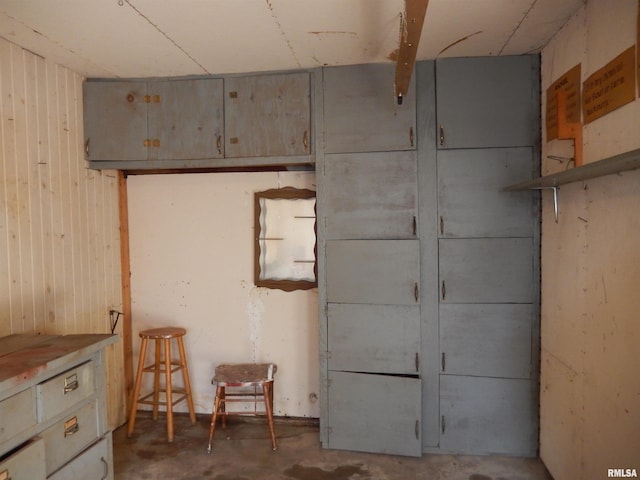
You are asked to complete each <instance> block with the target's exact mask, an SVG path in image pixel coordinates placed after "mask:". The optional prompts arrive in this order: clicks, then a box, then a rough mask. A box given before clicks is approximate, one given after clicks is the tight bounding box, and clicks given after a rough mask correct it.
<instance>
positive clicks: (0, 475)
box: [0, 470, 11, 480]
mask: <svg viewBox="0 0 640 480" xmlns="http://www.w3.org/2000/svg"><path fill="white" fill-rule="evenodd" d="M0 480H11V477H10V476H9V470H4V471H2V472H0Z"/></svg>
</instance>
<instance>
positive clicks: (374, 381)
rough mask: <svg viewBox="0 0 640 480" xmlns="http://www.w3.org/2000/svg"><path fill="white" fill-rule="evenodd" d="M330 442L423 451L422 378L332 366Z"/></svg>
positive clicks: (402, 452) (393, 450) (366, 448)
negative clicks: (376, 373)
mask: <svg viewBox="0 0 640 480" xmlns="http://www.w3.org/2000/svg"><path fill="white" fill-rule="evenodd" d="M328 380H329V383H330V385H331V388H330V392H329V413H328V424H329V441H328V446H329V448H337V449H344V450H355V451H361V452H376V453H384V454H392V455H411V456H420V455H421V454H422V444H421V440H420V411H421V408H422V406H421V403H422V402H421V391H420V390H421V383H420V379H419V378H410V377H396V376H392V375H372V374H366V373H353V372H332V371H330V372H329V379H328Z"/></svg>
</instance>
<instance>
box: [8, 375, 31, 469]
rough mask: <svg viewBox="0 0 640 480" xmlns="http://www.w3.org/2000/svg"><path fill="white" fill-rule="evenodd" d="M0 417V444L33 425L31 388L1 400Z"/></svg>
mask: <svg viewBox="0 0 640 480" xmlns="http://www.w3.org/2000/svg"><path fill="white" fill-rule="evenodd" d="M0 418H1V419H2V422H0V444H2V443H3V442H5V441H7V440H9V439H10V438H11V437H14V436H16V435H18V434H20V433H22V432H24V431H25V430H28V429H30V428H31V427H33V426H34V425H35V424H36V405H35V401H34V398H33V390H32V389H30V388H29V389H27V390H23V391H22V392H20V393H16V394H15V395H13V396H11V397H9V398H5V399H4V400H2V401H1V402H0ZM0 479H2V477H0Z"/></svg>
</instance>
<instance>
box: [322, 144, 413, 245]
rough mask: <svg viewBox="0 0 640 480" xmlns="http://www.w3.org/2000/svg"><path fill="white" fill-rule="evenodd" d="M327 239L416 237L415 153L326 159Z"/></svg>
mask: <svg viewBox="0 0 640 480" xmlns="http://www.w3.org/2000/svg"><path fill="white" fill-rule="evenodd" d="M324 176H325V185H326V186H325V196H324V202H325V204H324V205H325V209H326V211H328V212H331V213H330V215H326V218H325V221H324V222H325V227H326V236H327V238H330V239H340V238H345V239H346V238H417V228H418V226H417V215H418V186H417V182H416V177H417V161H416V152H415V151H400V152H377V153H364V154H363V153H349V154H334V155H326V156H325V163H324Z"/></svg>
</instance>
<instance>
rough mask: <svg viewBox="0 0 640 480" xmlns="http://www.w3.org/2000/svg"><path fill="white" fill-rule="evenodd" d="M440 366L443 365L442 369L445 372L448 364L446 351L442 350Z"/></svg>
mask: <svg viewBox="0 0 640 480" xmlns="http://www.w3.org/2000/svg"><path fill="white" fill-rule="evenodd" d="M440 366H441V367H442V371H443V372H444V371H445V368H446V366H447V357H446V354H445V353H444V352H442V356H441V358H440Z"/></svg>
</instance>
